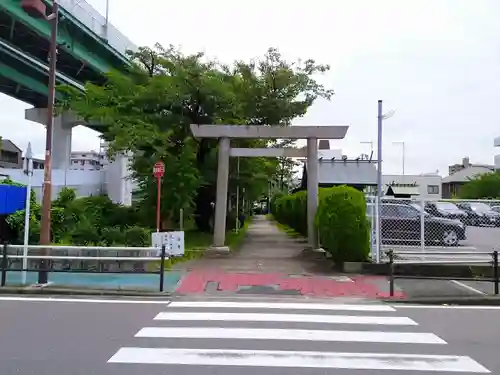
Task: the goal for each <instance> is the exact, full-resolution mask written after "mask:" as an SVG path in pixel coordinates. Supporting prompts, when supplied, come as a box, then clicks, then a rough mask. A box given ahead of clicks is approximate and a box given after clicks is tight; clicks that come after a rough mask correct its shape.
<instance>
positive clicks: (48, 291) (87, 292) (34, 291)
mask: <svg viewBox="0 0 500 375" xmlns="http://www.w3.org/2000/svg"><path fill="white" fill-rule="evenodd" d="M9 294H10V295H13V294H15V295H20V294H22V295H62V296H118V297H158V298H160V297H161V298H165V297H170V296H171V294H170V293H168V292H164V293H160V292H141V291H133V290H103V289H69V288H68V289H61V288H50V287H45V288H31V287H27V288H26V287H22V288H15V287H4V288H0V295H9Z"/></svg>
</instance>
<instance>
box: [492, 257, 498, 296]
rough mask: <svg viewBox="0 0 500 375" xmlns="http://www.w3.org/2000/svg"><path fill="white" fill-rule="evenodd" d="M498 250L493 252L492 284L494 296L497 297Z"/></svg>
mask: <svg viewBox="0 0 500 375" xmlns="http://www.w3.org/2000/svg"><path fill="white" fill-rule="evenodd" d="M498 281H499V280H498V250H495V251H494V252H493V282H494V283H495V295H498Z"/></svg>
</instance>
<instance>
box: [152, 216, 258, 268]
mask: <svg viewBox="0 0 500 375" xmlns="http://www.w3.org/2000/svg"><path fill="white" fill-rule="evenodd" d="M249 223H250V218H249V219H247V220H246V221H245V224H244V225H243V227H242V228H240V230H239V231H238V233H236V231H235V230H231V231H228V232H226V246H229V248H230V249H231V251H236V250H238V249H239V247H240V246H241V244H242V243H243V240H244V239H245V235H246V233H247V230H248V225H249ZM212 241H213V234H212V233H205V232H197V231H194V230H191V231H186V232H185V233H184V246H185V250H184V256H183V257H182V258H172V259H168V260H165V270H169V269H171V268H172V266H174V265H175V264H177V263H182V262H186V261H188V260H194V259H199V258H201V257H202V256H203V252H204V251H205V250H206V249H207V248H208V247H210V245H212ZM152 266H153V267H154V268H155V269H158V268H159V267H160V261H158V262H153V264H152Z"/></svg>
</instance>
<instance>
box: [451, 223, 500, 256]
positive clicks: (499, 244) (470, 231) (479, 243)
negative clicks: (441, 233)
mask: <svg viewBox="0 0 500 375" xmlns="http://www.w3.org/2000/svg"><path fill="white" fill-rule="evenodd" d="M466 234H467V239H466V240H465V241H461V242H460V244H461V245H463V246H467V247H474V248H476V249H477V250H478V251H493V250H500V228H495V227H467V229H466Z"/></svg>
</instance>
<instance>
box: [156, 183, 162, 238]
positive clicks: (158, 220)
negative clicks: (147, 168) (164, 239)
mask: <svg viewBox="0 0 500 375" xmlns="http://www.w3.org/2000/svg"><path fill="white" fill-rule="evenodd" d="M156 185H157V188H158V190H157V197H156V231H157V232H159V231H160V216H161V215H160V211H161V210H160V204H161V177H157V179H156Z"/></svg>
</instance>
